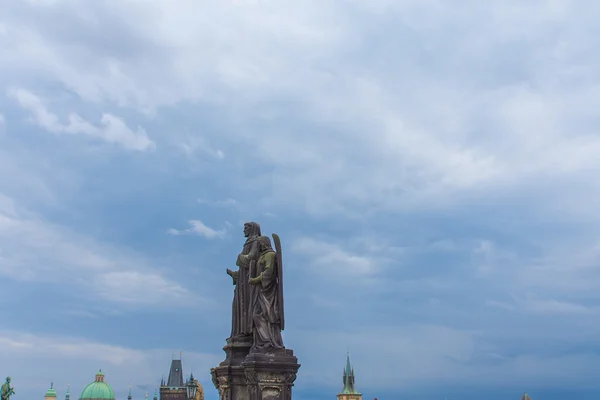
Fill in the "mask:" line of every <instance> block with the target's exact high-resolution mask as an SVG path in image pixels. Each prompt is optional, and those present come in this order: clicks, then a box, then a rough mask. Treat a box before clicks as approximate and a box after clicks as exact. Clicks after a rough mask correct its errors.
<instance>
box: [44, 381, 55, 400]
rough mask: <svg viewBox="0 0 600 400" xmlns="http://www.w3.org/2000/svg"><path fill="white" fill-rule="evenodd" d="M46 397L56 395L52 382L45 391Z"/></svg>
mask: <svg viewBox="0 0 600 400" xmlns="http://www.w3.org/2000/svg"><path fill="white" fill-rule="evenodd" d="M46 397H56V390H54V383H51V384H50V389H48V391H47V392H46Z"/></svg>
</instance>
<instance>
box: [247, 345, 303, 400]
mask: <svg viewBox="0 0 600 400" xmlns="http://www.w3.org/2000/svg"><path fill="white" fill-rule="evenodd" d="M242 367H243V368H244V371H245V374H246V381H247V384H248V395H249V397H248V400H291V398H292V387H293V386H294V381H295V380H296V374H297V372H298V369H299V368H300V364H298V359H297V358H296V357H295V356H294V352H293V351H292V350H290V349H280V350H277V351H274V352H268V353H252V354H250V355H248V357H246V359H245V360H244V362H243V363H242Z"/></svg>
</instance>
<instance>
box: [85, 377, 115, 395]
mask: <svg viewBox="0 0 600 400" xmlns="http://www.w3.org/2000/svg"><path fill="white" fill-rule="evenodd" d="M79 400H115V392H114V390H113V388H112V386H110V385H109V384H108V383H106V382H104V373H103V372H102V370H100V371H98V373H97V374H96V379H95V380H94V382H92V383H90V384H89V385H87V386H86V387H85V389H83V392H81V397H80V398H79Z"/></svg>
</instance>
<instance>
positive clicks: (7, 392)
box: [1, 376, 15, 400]
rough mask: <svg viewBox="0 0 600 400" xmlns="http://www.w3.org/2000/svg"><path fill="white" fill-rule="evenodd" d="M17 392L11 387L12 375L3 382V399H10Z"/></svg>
mask: <svg viewBox="0 0 600 400" xmlns="http://www.w3.org/2000/svg"><path fill="white" fill-rule="evenodd" d="M13 394H15V390H14V388H11V387H10V376H7V377H6V382H4V383H3V384H2V396H1V399H2V400H10V396H12V395H13Z"/></svg>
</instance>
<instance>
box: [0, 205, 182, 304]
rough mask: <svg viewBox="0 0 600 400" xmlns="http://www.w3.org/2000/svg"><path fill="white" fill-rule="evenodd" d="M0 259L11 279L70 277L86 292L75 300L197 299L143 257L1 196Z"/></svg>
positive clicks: (162, 301)
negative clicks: (30, 210) (61, 223)
mask: <svg viewBox="0 0 600 400" xmlns="http://www.w3.org/2000/svg"><path fill="white" fill-rule="evenodd" d="M0 256H1V257H2V258H1V261H2V262H0V274H1V275H4V276H5V277H6V278H8V279H10V280H14V281H21V282H23V281H44V282H51V283H61V282H64V280H65V279H68V280H69V281H72V282H75V283H77V285H76V288H77V287H78V288H80V289H81V290H83V292H82V293H77V292H76V290H73V293H74V294H75V295H76V296H86V297H89V296H90V295H92V296H97V297H99V298H102V299H104V300H106V301H111V302H116V303H123V304H133V305H144V304H145V305H156V306H159V305H161V304H172V303H180V302H181V301H182V300H184V299H190V298H191V296H192V294H191V293H189V292H188V290H187V289H185V288H183V287H182V286H181V285H179V284H178V283H177V282H173V281H171V280H169V279H167V278H166V277H164V276H163V275H162V274H161V273H159V272H158V270H157V269H156V268H155V267H153V266H151V265H150V263H149V262H148V261H147V260H146V259H145V258H144V257H143V256H140V255H139V254H136V253H135V252H132V251H130V250H127V249H124V248H123V249H121V248H117V247H113V246H111V245H107V244H104V243H98V242H97V241H95V240H94V239H93V238H90V237H86V236H85V235H82V234H78V233H75V232H72V231H70V230H68V229H67V228H64V227H61V226H57V225H54V224H52V223H49V222H47V221H44V220H43V219H41V218H39V217H36V216H35V215H33V214H32V213H31V212H28V211H27V210H23V209H22V208H20V207H19V206H18V205H17V204H16V203H15V202H14V201H12V199H10V198H8V197H6V196H2V195H1V194H0ZM148 293H151V294H152V295H148Z"/></svg>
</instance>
